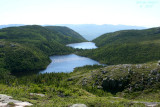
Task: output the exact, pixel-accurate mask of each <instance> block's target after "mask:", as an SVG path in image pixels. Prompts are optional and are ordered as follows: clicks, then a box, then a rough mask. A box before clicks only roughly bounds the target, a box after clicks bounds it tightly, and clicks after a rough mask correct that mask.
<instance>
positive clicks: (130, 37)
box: [93, 27, 160, 47]
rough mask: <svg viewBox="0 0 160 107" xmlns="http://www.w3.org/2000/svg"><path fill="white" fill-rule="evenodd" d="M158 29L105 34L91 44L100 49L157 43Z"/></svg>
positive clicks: (159, 31) (159, 32) (159, 28)
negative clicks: (113, 45)
mask: <svg viewBox="0 0 160 107" xmlns="http://www.w3.org/2000/svg"><path fill="white" fill-rule="evenodd" d="M159 34H160V27H157V28H151V29H146V30H122V31H117V32H114V33H106V34H104V35H102V36H100V37H98V38H96V39H94V40H93V42H95V43H96V45H97V46H99V47H102V46H106V45H111V44H125V43H127V44H128V43H142V42H143V43H145V42H153V43H154V41H157V39H159V38H160V35H159Z"/></svg>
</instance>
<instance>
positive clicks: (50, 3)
mask: <svg viewBox="0 0 160 107" xmlns="http://www.w3.org/2000/svg"><path fill="white" fill-rule="evenodd" d="M5 24H31V25H32V24H37V25H44V24H49V25H54V24H98V25H101V24H113V25H118V24H122V25H132V26H145V27H158V26H160V0H0V25H5Z"/></svg>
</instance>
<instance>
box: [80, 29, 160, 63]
mask: <svg viewBox="0 0 160 107" xmlns="http://www.w3.org/2000/svg"><path fill="white" fill-rule="evenodd" d="M93 42H95V43H96V45H97V46H98V47H99V48H98V49H95V50H88V51H84V52H82V53H80V55H84V56H88V57H90V58H93V59H95V60H98V61H100V62H101V63H105V64H124V63H144V62H149V61H155V60H159V59H160V48H159V47H160V28H152V29H146V30H124V31H118V32H113V33H107V34H104V35H102V36H100V37H99V38H96V39H95V40H93ZM93 53H94V54H93Z"/></svg>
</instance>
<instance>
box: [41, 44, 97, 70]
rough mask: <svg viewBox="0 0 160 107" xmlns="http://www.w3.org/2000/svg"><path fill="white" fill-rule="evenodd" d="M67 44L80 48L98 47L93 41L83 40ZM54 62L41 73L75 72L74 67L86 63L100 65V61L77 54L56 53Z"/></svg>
mask: <svg viewBox="0 0 160 107" xmlns="http://www.w3.org/2000/svg"><path fill="white" fill-rule="evenodd" d="M67 46H70V47H73V48H79V49H94V48H97V47H96V45H95V43H93V42H82V43H73V44H68V45H67ZM50 59H51V60H52V62H51V63H50V64H49V65H48V66H47V68H46V69H45V70H42V71H40V73H46V72H48V73H51V72H73V70H74V68H76V67H82V66H85V65H95V64H98V65H100V63H99V62H97V61H95V60H92V59H90V58H87V57H82V56H78V55H76V54H69V55H55V56H51V57H50Z"/></svg>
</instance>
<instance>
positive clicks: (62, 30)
mask: <svg viewBox="0 0 160 107" xmlns="http://www.w3.org/2000/svg"><path fill="white" fill-rule="evenodd" d="M45 28H47V29H49V30H50V31H52V32H54V33H56V34H57V35H58V34H60V35H61V38H64V37H63V36H62V35H65V38H64V39H67V38H66V36H67V37H68V39H69V40H68V41H69V42H70V43H77V42H84V41H86V40H85V39H84V38H83V37H82V36H81V35H80V34H78V33H77V32H75V31H73V30H72V29H70V28H68V27H63V26H45ZM69 37H70V38H69ZM69 42H68V43H69Z"/></svg>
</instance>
